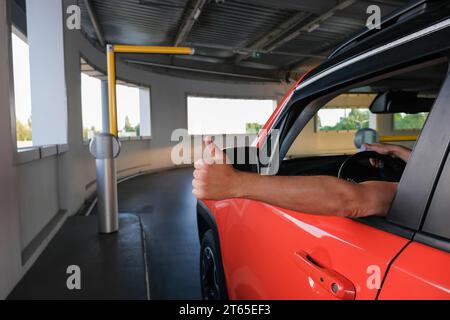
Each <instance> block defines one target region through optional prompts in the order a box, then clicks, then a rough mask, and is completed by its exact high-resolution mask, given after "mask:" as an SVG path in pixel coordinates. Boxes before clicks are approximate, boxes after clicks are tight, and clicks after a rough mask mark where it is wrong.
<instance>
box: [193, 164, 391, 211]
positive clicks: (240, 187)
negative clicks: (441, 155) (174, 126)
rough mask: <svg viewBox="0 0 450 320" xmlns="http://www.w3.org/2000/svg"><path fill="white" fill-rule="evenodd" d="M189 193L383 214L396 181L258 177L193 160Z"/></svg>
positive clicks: (290, 206)
mask: <svg viewBox="0 0 450 320" xmlns="http://www.w3.org/2000/svg"><path fill="white" fill-rule="evenodd" d="M192 185H193V191H192V193H193V194H194V195H195V196H196V197H197V198H199V199H208V200H222V199H227V198H247V199H252V200H258V201H263V202H266V203H269V204H272V205H275V206H279V207H283V208H286V209H291V210H295V211H299V212H304V213H310V214H323V215H336V216H346V217H365V216H371V215H380V216H384V215H386V214H387V212H388V210H389V207H390V204H391V202H392V200H393V198H394V195H395V192H396V189H397V184H396V183H391V182H378V181H373V182H372V181H371V182H365V183H360V184H354V183H350V182H348V181H345V180H341V179H338V178H335V177H330V176H307V177H279V176H261V175H258V174H254V173H246V172H240V171H237V170H235V169H234V168H233V167H232V166H231V165H227V164H207V163H205V162H204V161H203V160H199V161H197V162H196V163H195V171H194V180H193V182H192Z"/></svg>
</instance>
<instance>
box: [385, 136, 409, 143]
mask: <svg viewBox="0 0 450 320" xmlns="http://www.w3.org/2000/svg"><path fill="white" fill-rule="evenodd" d="M416 140H417V136H416V135H409V136H381V137H380V142H399V141H416Z"/></svg>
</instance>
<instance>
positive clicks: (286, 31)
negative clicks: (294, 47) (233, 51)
mask: <svg viewBox="0 0 450 320" xmlns="http://www.w3.org/2000/svg"><path fill="white" fill-rule="evenodd" d="M355 2H356V0H342V1H339V3H338V4H337V5H335V6H334V7H333V8H331V9H329V10H327V11H326V12H324V13H322V14H321V15H319V16H318V17H316V18H315V19H313V20H312V21H310V22H308V23H306V24H304V25H303V26H301V27H300V28H298V29H297V28H296V26H298V24H300V23H301V22H303V21H304V20H305V19H306V18H308V17H309V15H305V13H303V12H299V13H297V14H296V15H294V16H293V17H292V18H290V19H289V20H287V21H286V22H284V23H283V24H281V25H280V26H279V27H278V28H275V30H273V31H271V32H269V33H268V34H267V35H265V36H264V37H262V38H261V39H260V40H258V41H257V42H256V43H255V44H254V45H253V46H252V47H253V49H254V51H255V52H257V51H258V50H261V49H265V50H266V51H267V52H271V51H273V50H275V49H276V48H278V47H280V46H281V45H283V44H285V43H286V42H289V41H291V40H292V39H294V38H296V37H298V36H299V35H300V34H302V33H305V32H312V31H314V30H315V29H317V28H318V27H319V26H320V24H321V23H322V22H324V21H325V20H327V19H328V18H330V17H332V16H334V14H335V13H336V12H337V11H340V10H343V9H345V8H347V7H348V6H350V5H352V4H353V3H355ZM296 21H297V23H295V22H296ZM288 25H290V26H288ZM287 27H288V28H287ZM292 29H295V30H294V31H292ZM277 31H278V32H277ZM274 32H275V36H274V34H273V33H274ZM250 56H251V55H248V54H246V55H238V56H237V57H236V59H235V63H236V64H238V63H239V62H241V61H242V60H244V59H246V58H248V57H250Z"/></svg>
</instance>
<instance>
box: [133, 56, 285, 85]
mask: <svg viewBox="0 0 450 320" xmlns="http://www.w3.org/2000/svg"><path fill="white" fill-rule="evenodd" d="M125 62H127V63H133V64H139V65H144V66H149V67H157V68H166V69H173V70H181V71H189V72H196V73H204V74H211V75H218V76H227V77H234V78H241V79H247V80H249V79H251V80H260V81H271V82H280V79H278V78H271V77H264V76H257V75H250V74H242V73H235V72H227V71H225V72H224V71H214V70H210V69H208V70H206V69H197V68H193V67H186V66H176V65H167V64H162V63H155V62H150V61H142V60H136V59H126V60H125Z"/></svg>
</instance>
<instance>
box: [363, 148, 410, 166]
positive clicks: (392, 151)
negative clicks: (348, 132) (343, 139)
mask: <svg viewBox="0 0 450 320" xmlns="http://www.w3.org/2000/svg"><path fill="white" fill-rule="evenodd" d="M364 148H365V150H366V151H375V152H376V153H379V154H384V155H388V156H391V157H396V158H400V159H402V160H403V161H405V162H407V161H408V160H409V157H410V156H411V149H408V148H406V147H402V146H399V145H395V144H387V143H365V144H364ZM369 161H370V163H371V164H372V165H373V166H374V167H376V168H381V167H382V166H383V162H382V161H380V160H378V159H369Z"/></svg>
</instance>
